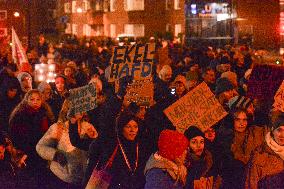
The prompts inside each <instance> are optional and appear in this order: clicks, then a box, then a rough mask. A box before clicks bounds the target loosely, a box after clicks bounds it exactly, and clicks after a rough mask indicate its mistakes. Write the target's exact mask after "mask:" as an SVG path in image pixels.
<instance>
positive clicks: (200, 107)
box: [164, 82, 227, 132]
mask: <svg viewBox="0 0 284 189" xmlns="http://www.w3.org/2000/svg"><path fill="white" fill-rule="evenodd" d="M164 113H165V114H166V116H167V117H168V118H169V120H170V121H171V122H172V123H173V125H174V126H175V127H176V129H177V130H178V131H180V132H184V131H185V130H186V129H188V127H190V126H192V125H195V126H197V127H199V129H200V130H202V131H203V132H204V131H206V130H207V129H208V128H210V127H211V126H213V125H214V124H215V123H217V122H218V121H220V120H221V119H222V118H224V117H225V116H226V115H227V112H226V111H225V110H224V108H223V107H222V105H221V104H220V103H219V101H218V100H217V99H216V98H215V96H214V94H213V93H212V92H211V91H210V88H209V87H208V86H207V85H206V83H204V82H203V83H201V84H200V85H198V86H197V87H196V88H194V89H193V90H192V91H190V92H189V93H187V94H186V95H185V96H183V97H182V98H180V99H179V100H178V101H176V102H175V103H174V104H172V105H171V106H170V107H168V108H166V109H165V110H164Z"/></svg>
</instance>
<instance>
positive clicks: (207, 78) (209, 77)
mask: <svg viewBox="0 0 284 189" xmlns="http://www.w3.org/2000/svg"><path fill="white" fill-rule="evenodd" d="M202 78H203V81H204V82H205V83H206V84H207V85H208V87H209V88H210V90H211V91H212V92H214V91H215V88H216V85H215V82H216V76H215V71H214V70H213V69H212V68H207V69H206V70H205V71H204V72H203V74H202Z"/></svg>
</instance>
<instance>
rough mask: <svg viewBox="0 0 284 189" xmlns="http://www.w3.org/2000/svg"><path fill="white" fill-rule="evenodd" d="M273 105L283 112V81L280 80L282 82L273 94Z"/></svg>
mask: <svg viewBox="0 0 284 189" xmlns="http://www.w3.org/2000/svg"><path fill="white" fill-rule="evenodd" d="M273 107H274V108H276V109H277V110H280V111H281V112H284V81H282V84H281V85H280V87H279V89H278V91H277V92H276V94H275V96H274V104H273Z"/></svg>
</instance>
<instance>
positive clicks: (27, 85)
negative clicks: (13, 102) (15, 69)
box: [17, 72, 32, 96]
mask: <svg viewBox="0 0 284 189" xmlns="http://www.w3.org/2000/svg"><path fill="white" fill-rule="evenodd" d="M17 78H18V80H19V82H20V84H21V89H22V91H21V93H22V95H23V96H24V95H25V94H26V93H27V92H28V91H29V90H31V89H32V76H31V75H30V74H29V73H27V72H21V73H19V74H18V76H17Z"/></svg>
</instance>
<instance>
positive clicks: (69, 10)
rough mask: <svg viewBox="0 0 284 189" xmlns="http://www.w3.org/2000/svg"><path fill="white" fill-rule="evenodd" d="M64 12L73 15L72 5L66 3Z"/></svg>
mask: <svg viewBox="0 0 284 189" xmlns="http://www.w3.org/2000/svg"><path fill="white" fill-rule="evenodd" d="M64 12H65V13H71V4H70V3H64Z"/></svg>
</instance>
